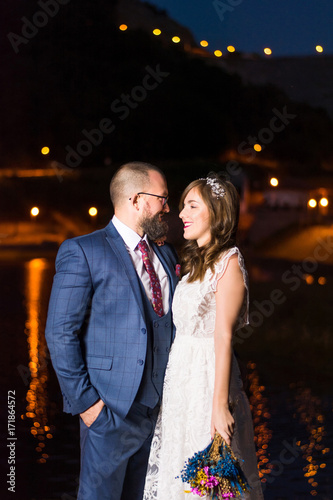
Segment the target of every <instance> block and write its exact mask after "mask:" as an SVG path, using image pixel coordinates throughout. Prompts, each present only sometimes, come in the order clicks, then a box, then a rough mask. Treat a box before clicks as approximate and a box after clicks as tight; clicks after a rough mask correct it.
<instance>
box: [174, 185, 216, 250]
mask: <svg viewBox="0 0 333 500" xmlns="http://www.w3.org/2000/svg"><path fill="white" fill-rule="evenodd" d="M179 217H180V218H181V219H182V221H183V224H184V238H185V239H186V240H196V241H197V243H198V246H199V247H201V246H203V245H205V244H206V243H208V242H209V241H210V239H211V232H210V221H209V210H208V207H207V205H206V204H205V202H204V201H203V199H202V198H201V196H200V194H199V191H198V190H197V189H196V188H193V189H191V191H189V192H188V193H187V196H186V197H185V200H184V208H183V210H182V211H181V212H180V214H179Z"/></svg>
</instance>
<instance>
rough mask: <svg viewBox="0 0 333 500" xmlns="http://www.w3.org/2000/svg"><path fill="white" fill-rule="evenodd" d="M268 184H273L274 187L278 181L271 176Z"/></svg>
mask: <svg viewBox="0 0 333 500" xmlns="http://www.w3.org/2000/svg"><path fill="white" fill-rule="evenodd" d="M269 183H270V185H271V186H273V187H276V186H278V185H279V181H278V179H277V178H276V177H272V178H271V179H270V181H269Z"/></svg>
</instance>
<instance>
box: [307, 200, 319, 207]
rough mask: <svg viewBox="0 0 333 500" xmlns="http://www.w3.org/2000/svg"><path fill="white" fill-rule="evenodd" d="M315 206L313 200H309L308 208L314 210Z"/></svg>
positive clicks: (315, 203)
mask: <svg viewBox="0 0 333 500" xmlns="http://www.w3.org/2000/svg"><path fill="white" fill-rule="evenodd" d="M316 206H317V202H316V200H315V199H314V198H311V200H309V201H308V207H310V208H315V207H316Z"/></svg>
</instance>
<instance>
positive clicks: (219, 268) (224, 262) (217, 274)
mask: <svg viewBox="0 0 333 500" xmlns="http://www.w3.org/2000/svg"><path fill="white" fill-rule="evenodd" d="M236 254H237V256H238V265H239V268H240V270H241V271H242V274H243V280H244V286H245V289H246V293H245V295H244V302H243V305H242V309H241V312H240V314H239V322H238V325H237V326H236V330H238V329H239V328H242V327H243V326H245V325H247V324H248V323H249V280H248V274H247V271H246V267H245V263H244V258H243V256H242V254H241V252H240V250H239V248H238V247H232V248H230V249H229V250H227V251H226V252H225V253H223V254H222V255H221V258H220V259H219V260H218V261H217V263H216V264H215V269H214V273H212V276H211V278H210V279H211V289H212V291H213V292H216V289H217V284H218V281H219V280H220V279H221V278H222V276H223V275H224V273H225V271H226V269H227V267H228V263H229V260H230V257H232V256H233V255H236Z"/></svg>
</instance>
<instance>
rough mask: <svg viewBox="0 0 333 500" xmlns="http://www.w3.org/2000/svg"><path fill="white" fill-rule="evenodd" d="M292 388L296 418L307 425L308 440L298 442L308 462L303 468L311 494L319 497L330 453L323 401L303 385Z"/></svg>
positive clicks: (293, 385) (303, 456) (294, 385)
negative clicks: (327, 456)
mask: <svg viewBox="0 0 333 500" xmlns="http://www.w3.org/2000/svg"><path fill="white" fill-rule="evenodd" d="M291 388H295V389H296V393H295V408H296V413H295V414H294V418H296V419H297V420H298V421H299V422H300V423H301V424H303V425H305V428H306V433H307V439H303V440H301V441H298V442H297V445H298V446H300V448H301V450H302V452H303V455H302V458H303V459H304V461H305V462H307V463H306V465H305V466H304V467H303V472H304V477H305V479H306V480H307V482H308V483H309V486H310V487H311V491H310V494H311V495H312V496H317V495H318V485H319V481H320V478H321V479H322V478H323V474H322V472H323V469H325V468H326V463H325V455H326V454H327V453H329V451H330V448H328V447H327V446H326V439H325V437H326V435H327V433H326V431H325V425H324V424H325V416H324V415H323V409H322V400H321V399H320V398H319V397H318V396H315V395H314V394H313V393H312V391H311V389H310V388H308V387H304V386H303V384H302V383H298V384H292V387H291Z"/></svg>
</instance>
